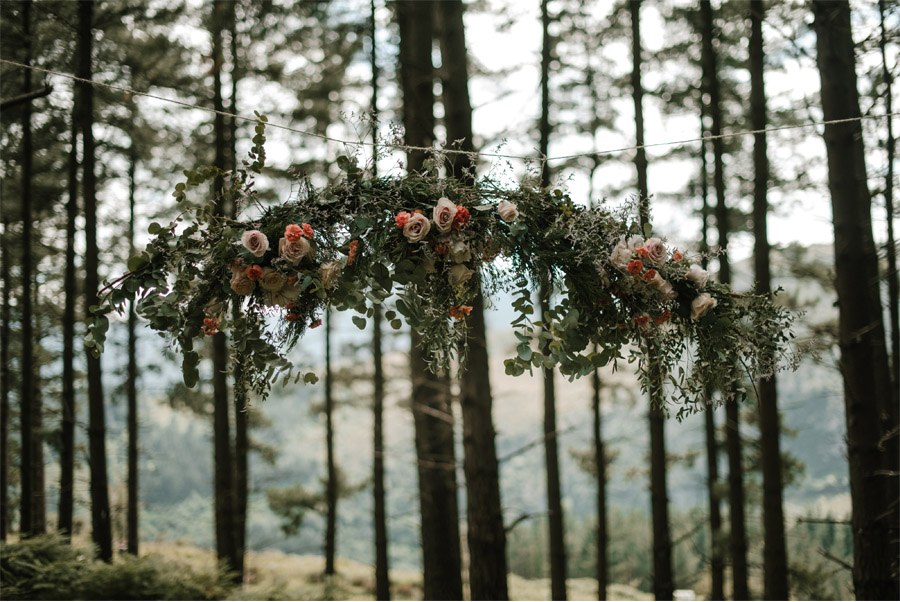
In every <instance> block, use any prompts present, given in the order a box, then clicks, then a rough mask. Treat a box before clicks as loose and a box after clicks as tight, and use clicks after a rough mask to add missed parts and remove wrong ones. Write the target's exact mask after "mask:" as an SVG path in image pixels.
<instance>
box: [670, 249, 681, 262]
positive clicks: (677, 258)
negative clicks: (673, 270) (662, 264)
mask: <svg viewBox="0 0 900 602" xmlns="http://www.w3.org/2000/svg"><path fill="white" fill-rule="evenodd" d="M682 259H684V253H682V252H681V249H675V252H674V253H672V261H681V260H682Z"/></svg>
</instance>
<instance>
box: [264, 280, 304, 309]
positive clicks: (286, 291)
mask: <svg viewBox="0 0 900 602" xmlns="http://www.w3.org/2000/svg"><path fill="white" fill-rule="evenodd" d="M299 296H300V285H299V284H289V285H287V286H285V287H283V288H282V289H281V290H279V291H271V292H269V293H266V299H265V302H266V305H269V306H276V305H277V306H279V307H288V306H289V305H291V304H293V303H294V302H295V301H296V300H297V297H299Z"/></svg>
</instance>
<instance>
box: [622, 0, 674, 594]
mask: <svg viewBox="0 0 900 602" xmlns="http://www.w3.org/2000/svg"><path fill="white" fill-rule="evenodd" d="M640 10H641V3H640V0H629V2H628V11H629V14H630V17H631V19H630V20H631V57H632V69H631V90H632V100H633V102H634V123H635V133H636V138H635V139H636V142H637V145H638V146H639V147H642V146H643V144H644V101H643V98H644V86H643V84H642V82H641V68H642V56H641V18H640ZM634 165H635V168H636V170H637V180H638V194H639V195H640V200H639V203H640V205H639V207H640V220H641V226H642V227H643V226H644V225H645V224H648V223H649V219H650V206H649V198H650V195H649V188H648V184H647V154H646V152H645V151H644V149H643V148H638V149H636V151H635V156H634ZM647 355H648V357H649V358H650V366H649V369H650V371H651V372H652V373H653V375H654V386H653V389H652V390H651V392H650V410H649V412H648V419H649V422H650V509H651V514H652V524H653V594H654V596H655V597H656V599H657V600H671V599H672V595H673V591H674V583H673V577H672V536H671V534H670V532H669V499H668V492H667V486H666V470H667V465H666V440H665V438H666V434H665V424H666V414H665V408H664V405H665V400H664V399H663V398H662V384H663V374H662V373H661V368H660V366H659V364H658V363H657V362H656V361H655V359H654V357H655V355H656V353H655V351H654V346H653V344H652V343H650V342H648V344H647Z"/></svg>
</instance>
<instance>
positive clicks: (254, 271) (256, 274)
mask: <svg viewBox="0 0 900 602" xmlns="http://www.w3.org/2000/svg"><path fill="white" fill-rule="evenodd" d="M262 274H263V269H262V268H261V267H260V266H258V265H251V266H247V269H246V270H244V275H245V276H247V278H249V279H250V280H252V281H253V282H256V281H257V280H259V279H260V277H262Z"/></svg>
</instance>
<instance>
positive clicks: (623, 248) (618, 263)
mask: <svg viewBox="0 0 900 602" xmlns="http://www.w3.org/2000/svg"><path fill="white" fill-rule="evenodd" d="M633 257H634V252H633V251H632V250H631V249H629V248H628V243H626V242H625V239H624V238H622V239H621V240H619V242H618V243H616V246H615V247H614V248H613V250H612V253H610V254H609V263H611V264H612V265H613V266H614V267H616V268H619V269H620V270H624V269H625V268H626V267H628V262H630V261H631V259H632V258H633Z"/></svg>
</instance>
